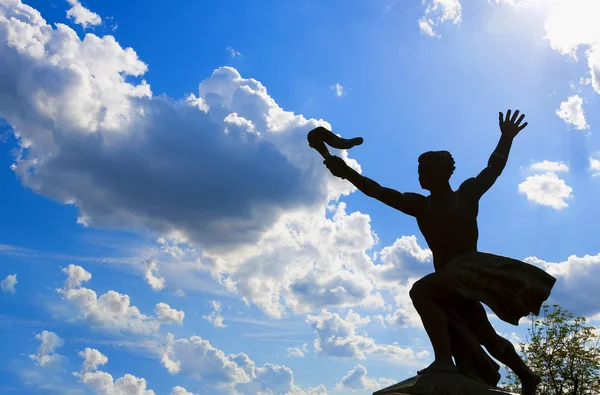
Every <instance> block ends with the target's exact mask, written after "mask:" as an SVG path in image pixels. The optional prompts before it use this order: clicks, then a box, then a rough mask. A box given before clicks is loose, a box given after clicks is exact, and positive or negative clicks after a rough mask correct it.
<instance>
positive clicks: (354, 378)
mask: <svg viewBox="0 0 600 395" xmlns="http://www.w3.org/2000/svg"><path fill="white" fill-rule="evenodd" d="M395 383H396V382H395V381H394V380H392V379H388V378H380V379H374V378H369V377H367V369H366V368H365V367H364V366H362V365H360V364H358V365H356V366H355V367H354V368H353V369H352V370H350V371H349V372H348V374H347V375H345V376H344V377H343V378H342V380H341V381H340V382H339V383H337V385H336V389H338V390H341V391H343V390H351V391H376V390H380V389H382V388H386V387H389V386H390V385H393V384H395Z"/></svg>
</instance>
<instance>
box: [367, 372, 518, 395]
mask: <svg viewBox="0 0 600 395" xmlns="http://www.w3.org/2000/svg"><path fill="white" fill-rule="evenodd" d="M373 395H516V394H514V393H512V392H508V391H505V390H502V389H500V388H497V387H491V386H489V385H485V384H482V383H479V382H477V381H475V380H471V379H470V378H468V377H467V376H463V375H462V374H458V373H428V374H423V375H418V376H414V377H411V378H409V379H408V380H404V381H402V382H400V383H398V384H394V385H392V386H390V387H387V388H384V389H382V390H379V391H377V392H374V393H373Z"/></svg>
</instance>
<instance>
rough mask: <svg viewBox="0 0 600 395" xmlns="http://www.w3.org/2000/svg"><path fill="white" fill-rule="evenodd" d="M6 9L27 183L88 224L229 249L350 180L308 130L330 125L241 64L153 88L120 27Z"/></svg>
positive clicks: (13, 117)
mask: <svg viewBox="0 0 600 395" xmlns="http://www.w3.org/2000/svg"><path fill="white" fill-rule="evenodd" d="M0 16H3V18H1V19H0V69H1V70H2V75H1V78H2V81H3V83H2V84H0V89H1V90H2V91H1V92H0V93H1V94H2V97H3V98H4V99H2V100H1V101H0V115H1V116H2V117H4V118H5V119H6V120H7V121H8V122H9V124H10V125H11V126H13V127H14V130H15V134H16V137H17V138H18V144H19V147H20V148H21V153H20V155H19V157H18V159H17V160H16V162H15V164H14V166H13V170H14V172H15V173H16V174H17V175H18V176H19V177H20V179H21V182H22V183H23V184H24V185H25V186H27V187H30V188H32V189H34V190H35V191H36V192H38V193H40V194H42V195H45V196H47V197H50V198H52V199H54V200H56V201H59V202H62V203H68V204H73V205H75V206H77V207H78V209H79V211H80V217H79V222H80V223H82V224H85V225H88V226H97V227H103V228H126V229H141V228H144V229H151V230H152V231H154V232H155V233H157V234H159V235H171V234H179V235H181V236H182V238H186V239H187V240H189V241H191V242H194V243H196V244H198V245H200V246H203V248H205V249H206V248H208V247H210V248H211V249H212V250H218V249H221V250H225V251H226V250H229V249H230V248H231V247H232V246H238V245H241V244H251V243H254V242H256V240H257V239H258V238H260V236H261V235H263V233H264V232H265V231H266V230H268V229H269V228H270V227H271V226H272V225H273V224H274V223H275V222H276V221H277V220H278V218H280V216H281V215H282V213H283V212H287V211H290V210H291V211H293V210H296V209H300V208H314V207H316V206H320V205H323V204H324V203H326V202H327V201H328V200H329V199H331V198H335V197H336V196H339V194H340V193H349V192H351V191H353V190H354V187H353V186H351V185H350V184H349V183H346V182H343V180H338V179H336V178H335V177H332V176H331V175H330V174H328V172H327V171H326V169H325V168H324V166H323V164H322V163H321V162H322V161H321V159H320V158H319V155H318V154H316V153H315V152H314V151H313V150H311V149H310V148H309V147H308V144H307V143H306V133H307V132H308V131H309V130H310V129H312V128H314V127H316V126H318V125H325V126H327V127H330V125H328V124H327V123H326V122H324V121H322V120H315V119H310V120H307V119H305V118H304V117H303V116H302V115H295V114H294V113H292V112H288V111H285V110H283V109H282V108H281V107H279V105H277V103H276V102H275V101H274V100H273V99H272V98H271V97H270V96H269V94H268V93H267V90H266V88H265V87H264V86H263V85H262V84H261V83H260V82H259V81H256V80H254V79H246V78H242V77H241V76H240V74H239V73H238V72H237V70H235V69H233V68H231V67H222V68H219V69H217V70H215V72H214V73H213V74H212V76H210V77H209V78H208V79H206V80H205V81H203V82H202V83H201V84H200V85H199V89H198V95H195V94H192V95H190V96H188V97H187V98H185V99H170V98H167V97H165V96H159V97H154V96H153V94H152V91H151V89H150V86H149V85H148V84H147V83H146V82H145V81H143V80H142V81H141V82H135V81H138V79H136V78H133V77H142V76H143V75H144V73H145V72H146V71H147V65H146V64H145V63H144V62H142V61H141V60H140V59H139V58H138V56H137V54H136V53H135V51H134V50H133V49H131V48H126V49H124V48H122V47H121V46H120V45H119V44H118V43H117V42H116V40H115V38H114V37H112V36H104V37H98V36H96V35H94V34H87V35H86V36H85V38H84V39H83V40H81V39H80V38H79V37H78V35H77V34H76V33H75V31H73V30H72V29H71V28H70V27H68V26H66V25H63V24H57V25H56V28H53V27H52V26H50V25H48V24H47V23H46V21H45V20H44V19H43V18H42V17H41V15H40V14H39V13H38V12H37V11H36V10H34V9H33V8H31V7H30V6H28V5H25V4H23V3H21V2H20V1H18V0H3V1H2V2H1V3H0ZM232 114H236V115H235V116H233V115H232ZM232 118H235V120H236V121H242V120H246V121H247V122H233V123H232V122H229V121H231V120H232ZM225 119H228V120H229V121H227V122H226V121H225ZM250 124H251V125H253V127H254V129H252V128H250V127H249V125H250ZM48 125H52V127H50V126H48ZM166 131H176V132H168V133H167V132H166ZM226 131H227V132H226ZM254 131H258V132H260V134H257V133H254ZM340 155H342V156H343V157H345V158H347V154H346V153H345V152H342V153H340ZM348 161H349V163H350V165H352V166H353V167H355V168H356V169H360V167H359V166H358V164H357V163H356V161H352V160H350V159H348ZM209 169H210V171H209ZM208 191H210V193H207V192H208Z"/></svg>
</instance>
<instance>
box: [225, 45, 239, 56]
mask: <svg viewBox="0 0 600 395" xmlns="http://www.w3.org/2000/svg"><path fill="white" fill-rule="evenodd" d="M225 50H226V51H227V53H228V54H229V56H231V57H232V58H236V57H238V56H242V54H241V53H240V52H238V51H236V50H235V49H233V48H232V47H227V48H225Z"/></svg>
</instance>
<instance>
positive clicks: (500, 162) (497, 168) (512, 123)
mask: <svg viewBox="0 0 600 395" xmlns="http://www.w3.org/2000/svg"><path fill="white" fill-rule="evenodd" d="M510 115H511V110H508V111H507V112H506V118H505V119H503V114H502V113H500V114H499V118H500V131H501V132H502V135H501V136H500V141H499V142H498V145H497V146H496V149H495V150H494V152H493V153H492V155H491V156H490V159H489V160H488V165H487V167H486V168H485V169H483V170H482V171H481V172H480V173H479V174H478V175H477V177H474V178H470V179H468V180H467V181H465V187H467V189H468V190H469V191H470V192H471V193H472V194H474V195H476V196H475V197H477V198H480V197H481V196H482V195H483V194H484V193H486V192H487V191H488V190H489V189H490V188H491V187H492V185H494V183H495V182H496V180H497V179H498V177H500V174H502V171H503V170H504V167H505V166H506V162H507V161H508V155H509V153H510V148H511V147H512V143H513V140H514V138H515V137H516V136H517V134H519V132H520V131H521V130H523V129H524V128H525V127H526V126H527V122H525V123H524V124H522V125H521V122H522V121H523V118H525V114H522V115H521V116H520V117H519V118H518V119H517V117H518V116H519V111H518V110H517V111H515V113H514V114H513V116H512V118H511V116H510Z"/></svg>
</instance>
